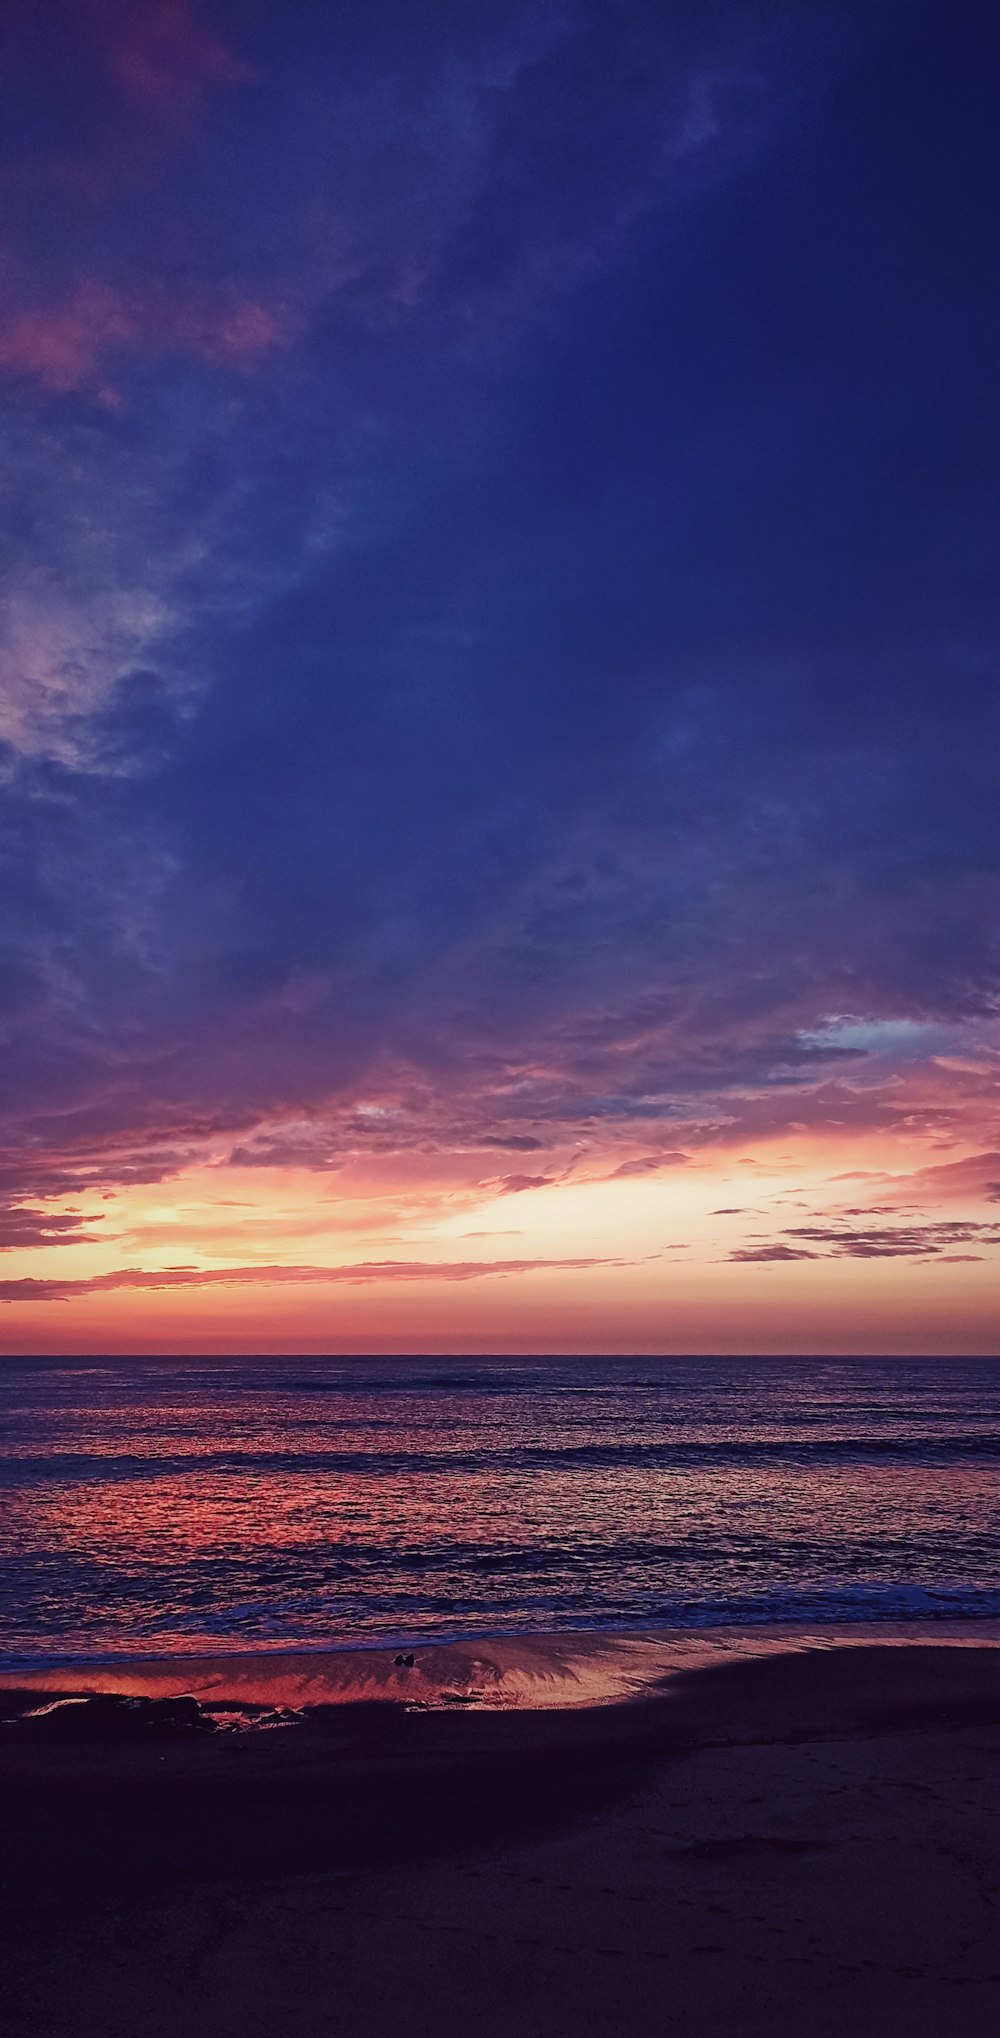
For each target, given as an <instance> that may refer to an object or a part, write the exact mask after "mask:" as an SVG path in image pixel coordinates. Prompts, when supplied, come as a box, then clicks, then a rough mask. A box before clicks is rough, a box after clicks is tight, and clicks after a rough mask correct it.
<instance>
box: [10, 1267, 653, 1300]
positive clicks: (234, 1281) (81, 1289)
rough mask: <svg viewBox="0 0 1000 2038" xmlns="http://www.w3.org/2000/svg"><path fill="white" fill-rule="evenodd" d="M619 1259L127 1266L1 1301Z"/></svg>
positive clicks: (28, 1289)
mask: <svg viewBox="0 0 1000 2038" xmlns="http://www.w3.org/2000/svg"><path fill="white" fill-rule="evenodd" d="M628 1264H629V1262H627V1261H623V1260H616V1259H601V1258H593V1257H583V1258H578V1259H561V1260H546V1259H521V1260H438V1261H434V1260H361V1261H358V1262H357V1263H356V1264H354V1265H351V1266H339V1267H316V1266H301V1267H299V1266H280V1265H278V1266H252V1267H246V1266H244V1267H186V1266H185V1267H164V1268H161V1269H158V1270H150V1271H146V1270H143V1269H142V1268H139V1267H122V1268H119V1269H118V1270H116V1271H115V1272H113V1273H108V1274H94V1275H91V1276H90V1277H89V1278H82V1279H73V1278H67V1279H59V1278H48V1279H46V1278H45V1277H44V1276H43V1277H39V1276H36V1275H26V1276H24V1278H23V1279H20V1280H11V1281H0V1302H65V1301H70V1300H75V1299H77V1298H85V1297H87V1296H90V1295H103V1294H108V1293H112V1292H116V1291H118V1290H120V1289H147V1290H160V1289H165V1288H215V1287H246V1286H263V1287H271V1286H285V1285H297V1286H302V1285H305V1284H312V1283H320V1284H322V1285H330V1286H336V1285H338V1284H340V1283H348V1284H350V1285H361V1286H364V1285H368V1284H371V1283H382V1282H397V1281H403V1282H406V1281H449V1282H450V1281H479V1280H485V1279H487V1278H493V1277H495V1278H497V1279H503V1278H505V1277H512V1276H516V1275H521V1274H537V1273H553V1272H556V1273H560V1272H561V1273H586V1272H588V1271H589V1270H590V1269H591V1268H593V1267H607V1266H623V1265H628Z"/></svg>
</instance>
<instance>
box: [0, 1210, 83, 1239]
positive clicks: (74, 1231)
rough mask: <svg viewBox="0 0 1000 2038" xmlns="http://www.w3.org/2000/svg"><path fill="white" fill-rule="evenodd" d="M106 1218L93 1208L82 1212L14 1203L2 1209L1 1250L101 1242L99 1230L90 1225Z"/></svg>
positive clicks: (0, 1227)
mask: <svg viewBox="0 0 1000 2038" xmlns="http://www.w3.org/2000/svg"><path fill="white" fill-rule="evenodd" d="M103 1221H104V1220H103V1215H102V1213H101V1212H100V1211H90V1212H89V1213H88V1214H87V1215H86V1216H82V1215H80V1213H79V1212H66V1211H59V1212H54V1211H48V1210H38V1209H32V1208H31V1207H30V1206H28V1205H24V1204H12V1205H10V1206H9V1207H8V1208H7V1209H0V1250H3V1249H6V1248H9V1247H15V1246H17V1247H25V1246H42V1245H98V1244H101V1243H102V1242H103V1241H102V1239H101V1235H100V1233H98V1232H96V1231H90V1230H88V1228H87V1227H88V1226H89V1225H92V1224H101V1223H103Z"/></svg>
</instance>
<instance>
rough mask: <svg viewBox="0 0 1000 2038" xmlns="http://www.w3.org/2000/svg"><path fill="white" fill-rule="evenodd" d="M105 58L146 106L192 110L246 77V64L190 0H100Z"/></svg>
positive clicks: (120, 82) (119, 79)
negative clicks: (202, 99) (205, 98)
mask: <svg viewBox="0 0 1000 2038" xmlns="http://www.w3.org/2000/svg"><path fill="white" fill-rule="evenodd" d="M98 18H99V20H100V22H101V24H102V27H103V30H104V60H105V63H106V64H107V67H108V70H109V71H110V73H111V75H112V77H113V78H114V80H115V82H116V84H118V85H119V86H120V87H121V89H122V91H123V92H125V93H126V94H128V96H129V97H131V98H134V99H136V100H138V101H139V102H140V103H141V104H142V105H144V106H147V107H153V108H156V109H164V110H166V111H168V112H171V113H177V112H187V111H189V110H190V108H191V107H192V106H193V105H194V104H195V103H196V102H197V100H198V99H199V98H200V97H201V95H202V94H203V93H204V92H206V91H207V90H209V89H210V88H211V87H213V86H215V87H218V86H225V85H236V84H240V83H243V82H245V80H246V78H247V75H248V74H247V71H246V68H245V67H244V66H243V65H242V64H240V62H239V61H238V60H237V58H236V57H234V56H233V55H232V53H231V52H230V51H229V50H228V49H227V48H226V46H225V44H224V43H223V42H221V41H220V39H219V37H218V36H217V35H215V34H214V33H213V31H212V30H211V29H210V28H208V27H207V26H206V24H205V22H204V21H203V20H202V19H201V18H200V17H199V14H198V12H197V11H196V9H195V8H194V7H193V6H192V5H191V4H190V0H138V4H130V0H124V4H118V5H115V4H114V0H111V4H109V0H100V14H99V17H98Z"/></svg>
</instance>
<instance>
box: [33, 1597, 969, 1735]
mask: <svg viewBox="0 0 1000 2038" xmlns="http://www.w3.org/2000/svg"><path fill="white" fill-rule="evenodd" d="M914 1646H917V1647H921V1648H951V1649H956V1648H958V1649H985V1650H990V1649H996V1648H1000V1620H996V1619H994V1618H983V1619H978V1620H977V1619H974V1618H967V1619H963V1620H954V1619H942V1620H940V1621H936V1620H931V1621H912V1620H911V1621H893V1622H889V1621H886V1622H878V1623H874V1622H871V1623H862V1622H851V1623H840V1624H835V1623H830V1624H829V1625H825V1624H819V1623H810V1624H806V1623H774V1624H768V1625H764V1624H760V1625H755V1626H750V1627H747V1626H733V1627H723V1626H719V1627H715V1628H701V1627H698V1628H687V1629H676V1628H675V1629H656V1628H642V1629H635V1630H632V1631H628V1632H621V1631H618V1630H604V1629H574V1630H569V1631H563V1632H559V1631H554V1632H550V1633H538V1634H520V1635H517V1634H515V1635H503V1634H501V1635H497V1634H494V1635H482V1636H474V1637H469V1638H466V1637H461V1638H456V1639H454V1640H451V1641H447V1642H430V1643H426V1644H422V1643H420V1642H419V1641H413V1642H410V1643H394V1642H390V1643H387V1644H384V1645H381V1646H379V1645H376V1644H368V1643H365V1644H364V1645H362V1646H359V1647H349V1646H343V1647H335V1648H330V1649H312V1648H310V1649H283V1648H274V1649H264V1650H259V1649H256V1650H223V1651H204V1650H200V1651H192V1652H184V1653H181V1652H170V1653H169V1654H166V1655H146V1654H142V1655H140V1654H129V1655H127V1656H118V1657H113V1658H104V1659H101V1660H90V1661H80V1660H76V1661H72V1662H70V1661H65V1660H64V1661H62V1662H58V1663H48V1664H45V1665H37V1666H35V1667H31V1666H29V1665H26V1664H24V1665H20V1666H17V1667H11V1668H10V1669H8V1670H3V1669H0V1717H2V1713H3V1704H4V1699H5V1697H9V1696H10V1695H11V1694H15V1693H20V1694H31V1693H37V1694H38V1695H39V1697H42V1696H43V1695H48V1696H49V1698H55V1697H56V1696H60V1697H68V1696H73V1697H78V1696H88V1697H98V1696H107V1695H114V1696H118V1697H132V1698H150V1699H168V1698H179V1697H193V1698H194V1699H196V1700H197V1701H198V1703H199V1705H200V1706H202V1707H203V1708H204V1709H206V1710H207V1711H209V1712H211V1711H212V1709H213V1708H215V1707H219V1708H234V1707H240V1706H246V1707H248V1708H251V1709H254V1708H264V1709H269V1710H281V1711H285V1712H302V1711H306V1710H309V1709H310V1708H313V1707H330V1706H351V1705H359V1704H363V1705H370V1704H388V1705H395V1706H400V1707H403V1708H414V1707H419V1708H421V1709H428V1708H434V1707H436V1706H442V1707H448V1706H451V1705H455V1704H457V1703H461V1704H462V1706H463V1707H468V1708H469V1709H473V1710H474V1709H477V1708H489V1709H496V1710H503V1711H511V1710H518V1711H540V1710H553V1711H559V1710H562V1711H568V1710H577V1709H581V1708H589V1707H594V1706H602V1707H603V1706H609V1705H620V1704H628V1703H636V1702H639V1701H643V1700H647V1699H651V1698H655V1697H656V1696H660V1695H663V1694H664V1693H666V1692H667V1691H668V1690H669V1689H670V1687H671V1686H672V1684H673V1683H674V1681H675V1680H676V1679H677V1678H678V1677H680V1676H683V1675H684V1674H685V1673H687V1672H691V1671H697V1670H710V1669H712V1668H713V1667H719V1666H721V1665H724V1664H732V1663H737V1662H755V1661H760V1660H763V1659H768V1658H773V1657H782V1656H795V1655H803V1654H815V1653H817V1652H823V1651H826V1652H833V1651H841V1650H845V1649H866V1648H867V1649H870V1648H886V1649H899V1648H904V1649H905V1648H910V1647H914ZM19 1710H20V1708H19Z"/></svg>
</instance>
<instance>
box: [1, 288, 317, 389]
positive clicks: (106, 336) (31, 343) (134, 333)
mask: <svg viewBox="0 0 1000 2038" xmlns="http://www.w3.org/2000/svg"><path fill="white" fill-rule="evenodd" d="M292 331H293V321H292V319H291V316H290V314H289V311H288V309H287V307H285V306H283V305H282V306H281V307H272V306H269V305H266V304H261V303H260V302H259V301H257V300H256V299H253V298H243V299H241V298H236V299H232V298H223V299H222V301H219V300H218V299H213V298H211V297H208V296H205V297H202V298H197V297H192V298H189V299H188V300H187V301H183V300H182V301H181V302H180V303H179V304H174V305H171V306H169V307H167V306H164V305H163V304H162V303H161V302H160V301H158V300H155V299H148V300H145V301H144V300H140V299H131V300H126V299H125V298H124V297H123V296H122V295H121V294H120V293H119V292H118V291H116V290H113V289H111V288H109V287H108V286H107V285H106V284H103V283H99V282H97V281H94V280H85V281H83V282H82V283H79V284H78V285H77V286H76V288H75V290H74V291H73V293H72V295H71V296H70V297H69V298H68V299H67V300H66V301H65V302H64V303H62V304H56V305H51V306H46V307H44V308H37V309H36V308H32V309H29V310H24V311H19V312H16V313H15V314H14V316H13V317H11V318H10V319H9V320H8V322H7V323H6V325H5V326H0V374H3V373H6V374H8V375H28V376H31V377H32V378H33V380H35V381H36V382H39V383H40V384H41V385H42V387H43V388H44V389H49V390H52V391H53V392H54V393H55V394H65V392H66V391H67V390H71V389H86V388H89V387H92V386H93V385H95V384H97V383H100V382H101V380H102V378H103V373H104V364H105V361H106V357H107V356H108V355H110V354H113V353H114V352H116V351H118V352H120V351H122V350H129V351H134V352H138V353H145V354H171V353H173V354H187V355H190V356H194V357H195V358H196V359H200V360H203V361H210V362H214V363H216V364H218V365H220V366H223V367H225V366H251V365H252V364H253V363H254V362H256V361H257V360H258V359H259V358H260V357H261V356H263V355H265V354H267V353H270V352H271V351H272V350H273V349H274V348H275V347H277V346H280V345H281V344H282V343H283V342H284V341H286V340H287V339H288V338H290V337H291V334H292ZM105 394H106V396H107V398H108V400H109V401H116V400H117V399H116V398H115V393H114V392H113V391H108V392H105Z"/></svg>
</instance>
